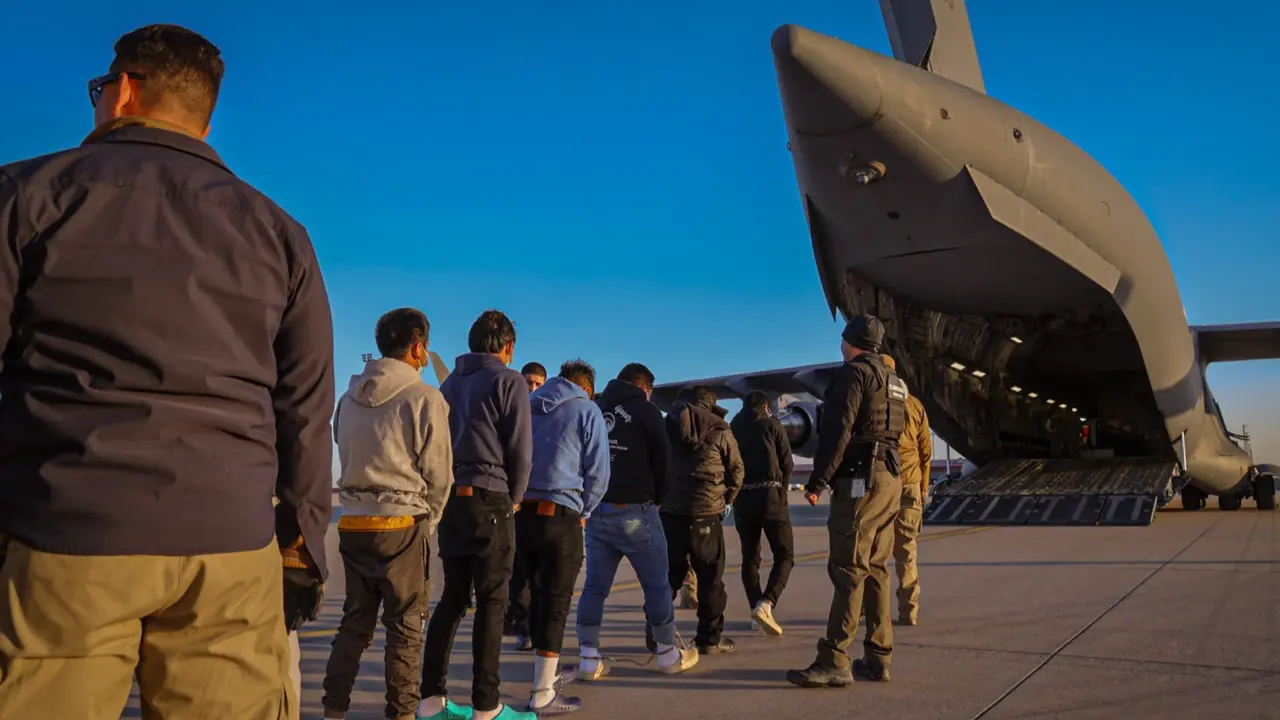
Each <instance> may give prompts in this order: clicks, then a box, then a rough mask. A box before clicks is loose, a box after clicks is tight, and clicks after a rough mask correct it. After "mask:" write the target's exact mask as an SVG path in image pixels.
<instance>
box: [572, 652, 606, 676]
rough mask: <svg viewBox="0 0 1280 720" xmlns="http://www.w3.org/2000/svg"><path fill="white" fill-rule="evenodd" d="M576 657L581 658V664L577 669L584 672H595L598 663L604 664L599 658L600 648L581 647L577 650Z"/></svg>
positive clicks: (601, 658) (602, 659)
mask: <svg viewBox="0 0 1280 720" xmlns="http://www.w3.org/2000/svg"><path fill="white" fill-rule="evenodd" d="M578 657H580V658H582V662H581V663H579V665H578V667H580V668H582V670H584V671H586V672H589V673H590V672H595V671H596V668H597V667H599V666H600V663H602V662H604V658H603V657H601V656H600V648H593V647H589V646H586V645H584V646H582V647H579V648H578Z"/></svg>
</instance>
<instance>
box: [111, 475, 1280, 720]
mask: <svg viewBox="0 0 1280 720" xmlns="http://www.w3.org/2000/svg"><path fill="white" fill-rule="evenodd" d="M792 498H793V504H792V517H793V520H794V523H795V536H796V553H797V556H798V558H797V563H796V568H795V570H794V572H793V573H792V576H791V582H790V584H789V585H788V587H787V589H786V592H785V593H784V595H783V597H782V600H781V602H780V603H779V605H778V607H777V609H776V611H775V616H776V617H777V619H778V621H779V622H780V623H781V624H782V626H783V629H784V635H783V636H782V637H780V638H771V637H767V636H764V635H761V634H757V633H753V632H751V630H750V629H749V624H750V618H749V615H748V608H747V604H746V600H745V596H744V593H743V590H742V583H741V579H740V578H741V575H740V572H739V567H738V564H739V558H740V557H741V552H740V548H739V543H738V538H737V533H736V532H735V531H734V530H733V529H732V528H731V527H727V528H726V533H725V540H726V548H727V551H728V558H729V561H728V567H729V569H728V571H727V572H726V577H725V585H726V588H727V590H728V593H729V607H728V612H727V616H726V635H727V636H728V637H732V638H734V639H735V640H737V642H738V651H737V652H736V653H734V654H731V655H717V656H712V657H704V658H703V659H702V661H701V662H700V663H699V664H698V666H697V667H695V668H694V669H693V670H691V671H689V672H688V673H685V674H682V675H677V676H663V675H659V674H658V673H656V672H655V671H654V666H653V664H648V665H645V664H644V663H645V661H646V660H648V659H649V655H648V653H646V652H645V650H644V634H643V627H644V626H643V623H644V616H643V611H642V606H641V604H642V593H641V592H640V590H639V588H638V586H637V585H636V584H635V578H634V575H633V574H632V573H631V571H630V568H629V566H628V565H627V564H626V563H624V564H623V566H622V568H621V569H620V570H619V573H618V579H617V584H616V585H615V589H614V591H613V593H612V594H611V596H610V598H609V603H608V605H607V606H606V618H605V631H604V635H603V637H602V642H603V645H604V651H605V654H607V655H611V656H614V657H616V658H618V661H617V662H616V663H615V664H614V666H613V669H612V672H611V674H610V675H609V676H608V677H607V678H605V679H604V680H602V681H600V682H596V683H589V684H588V683H574V684H571V685H568V686H566V688H565V690H566V693H567V694H571V695H579V696H581V697H582V698H583V699H584V701H585V708H584V709H583V710H582V711H580V712H578V713H574V715H575V716H576V717H581V718H584V719H585V718H608V719H610V720H640V719H642V718H643V719H648V718H664V719H665V718H672V719H674V718H764V717H768V718H773V717H779V718H806V717H813V718H852V717H892V718H902V719H913V718H920V719H924V718H930V719H932V718H948V719H951V718H956V719H958V720H977V719H978V718H986V719H989V720H997V719H999V720H1012V719H1013V718H1073V719H1074V718H1081V719H1083V718H1098V719H1099V720H1111V719H1113V718H1204V717H1215V718H1232V719H1233V720H1245V719H1248V718H1277V717H1280V513H1275V512H1259V511H1257V510H1255V509H1253V507H1252V506H1251V504H1250V505H1249V506H1247V507H1245V508H1244V509H1241V510H1239V511H1236V512H1223V511H1220V510H1218V509H1217V508H1215V507H1210V508H1208V509H1206V510H1204V511H1201V512H1195V513H1190V512H1184V511H1182V510H1181V509H1179V508H1176V507H1173V508H1167V509H1165V510H1161V511H1160V512H1159V513H1158V514H1157V516H1156V521H1155V523H1154V524H1153V525H1151V526H1149V527H1138V528H1106V527H1086V528H1035V527H1025V526H1024V527H1018V528H971V527H964V526H956V527H932V528H926V530H925V533H924V539H923V541H922V544H921V546H920V575H921V582H922V603H921V611H920V621H921V624H920V625H919V626H918V627H912V628H901V627H895V628H894V656H893V665H892V674H893V681H892V682H891V683H888V684H882V683H859V684H856V685H855V686H853V687H850V688H847V689H835V690H805V689H800V688H796V687H793V686H792V685H790V684H788V683H787V682H786V680H785V678H784V676H785V674H786V671H787V669H789V668H803V667H805V666H807V665H808V664H809V663H810V662H811V661H812V659H813V656H814V650H815V643H816V641H817V639H818V637H819V636H820V635H821V634H822V633H823V629H824V628H825V625H826V617H827V612H828V609H829V603H830V599H831V589H830V584H829V582H828V580H827V573H826V547H827V542H826V533H825V527H824V523H825V521H826V513H827V508H826V506H825V504H823V505H819V507H817V508H810V507H808V505H806V504H804V503H803V501H802V500H801V499H800V494H799V493H798V492H797V493H792ZM332 535H334V536H335V537H333V538H331V540H332V543H331V545H332V547H330V550H329V553H330V554H329V557H330V558H331V560H332V563H333V564H334V565H335V567H334V572H333V576H332V579H331V581H330V583H329V597H328V601H327V603H326V609H325V612H324V614H323V616H322V617H321V618H320V619H319V620H317V621H316V622H314V623H311V624H309V625H308V626H306V627H305V628H304V629H303V632H302V653H303V667H302V670H303V683H304V697H303V701H304V714H303V717H304V718H307V719H308V720H310V719H312V718H314V719H319V718H322V717H323V713H322V710H321V706H320V698H321V695H322V692H323V691H322V687H321V684H322V682H323V678H324V667H325V662H326V661H327V659H328V655H329V644H330V642H331V640H332V636H333V628H335V627H336V626H337V624H338V621H339V618H340V617H341V605H342V595H343V592H342V586H343V580H342V570H341V563H340V560H339V558H338V553H337V547H336V532H334V533H332ZM765 552H766V562H767V550H766V551H765ZM766 571H767V569H766ZM432 577H433V578H434V580H433V583H432V591H433V592H432V595H433V597H435V596H438V593H439V589H440V587H439V586H440V584H441V582H442V580H441V575H440V571H439V565H438V560H437V562H436V563H435V564H433V568H432ZM895 586H896V581H895ZM579 587H581V577H580V578H579ZM677 622H678V624H679V627H680V630H681V633H682V634H683V635H684V637H686V638H692V635H693V631H694V627H695V624H696V616H695V612H694V611H691V610H679V611H677ZM470 628H471V623H470V619H468V620H466V621H464V622H463V624H462V626H461V628H460V630H459V633H458V639H457V642H456V643H455V645H454V655H453V659H452V664H451V667H450V684H449V687H450V694H451V696H452V697H453V698H454V699H455V700H456V701H458V702H460V703H463V704H469V702H470V671H471V643H470ZM506 647H507V649H506V650H505V651H504V654H503V658H502V663H503V664H502V677H503V687H502V691H503V694H504V700H506V701H509V702H511V703H512V704H521V703H523V702H524V701H525V700H526V699H527V697H528V692H529V690H530V688H531V684H530V681H531V679H532V671H533V667H532V656H531V654H529V653H518V652H515V651H513V650H511V642H510V639H508V641H507V644H506ZM858 649H859V646H857V645H855V647H854V649H853V651H854V652H855V653H856V652H858ZM565 652H566V655H565V658H564V662H565V663H573V662H576V657H574V653H575V652H576V642H575V640H574V636H573V627H572V615H571V618H570V627H569V630H568V632H567V636H566V643H565ZM384 688H385V683H384V680H383V674H382V640H381V631H379V635H378V638H377V639H376V640H375V643H374V646H373V647H371V648H370V649H369V650H368V651H366V653H365V658H364V664H363V666H362V667H361V675H360V678H359V680H358V681H357V683H356V689H355V694H354V697H353V707H352V711H351V712H350V713H348V715H347V717H348V718H351V719H352V720H355V719H357V718H368V719H370V720H372V719H373V718H382V717H383V716H384V715H383V702H384V701H383V693H384ZM135 708H136V704H135V703H131V709H130V710H129V711H127V712H126V714H125V717H140V715H138V714H137V710H136V709H135ZM131 713H132V714H131Z"/></svg>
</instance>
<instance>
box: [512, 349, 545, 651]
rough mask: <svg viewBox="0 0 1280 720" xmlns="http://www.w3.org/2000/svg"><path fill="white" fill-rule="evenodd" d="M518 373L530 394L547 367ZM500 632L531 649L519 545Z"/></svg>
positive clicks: (529, 365)
mask: <svg viewBox="0 0 1280 720" xmlns="http://www.w3.org/2000/svg"><path fill="white" fill-rule="evenodd" d="M520 375H521V376H522V377H523V378H524V381H525V382H526V383H528V384H529V394H530V395H532V394H533V393H534V391H536V390H537V389H538V388H540V387H542V386H543V385H544V384H545V383H546V382H547V369H546V368H545V367H543V365H542V363H537V362H527V363H525V364H524V367H522V368H520ZM517 545H518V544H517ZM502 634H503V635H514V636H515V638H516V650H519V651H521V652H526V651H529V650H532V649H533V642H532V640H530V638H529V583H528V581H527V580H526V579H525V577H524V567H523V564H522V563H521V562H520V549H519V547H517V548H516V559H515V562H514V563H513V565H512V567H511V583H510V584H509V585H508V587H507V616H506V619H505V620H504V621H503V624H502Z"/></svg>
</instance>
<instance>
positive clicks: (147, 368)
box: [0, 125, 334, 572]
mask: <svg viewBox="0 0 1280 720" xmlns="http://www.w3.org/2000/svg"><path fill="white" fill-rule="evenodd" d="M0 348H3V356H2V361H0V477H2V478H3V482H0V531H3V532H6V533H9V534H11V535H13V536H14V537H16V538H18V539H19V540H21V541H23V542H25V543H27V544H30V545H32V546H34V547H36V548H37V549H40V550H44V551H48V552H55V553H70V554H83V555H131V554H142V555H195V554H209V553H227V552H237V551H246V550H255V549H258V548H262V547H265V546H266V545H267V544H268V543H270V542H271V538H272V535H277V536H278V537H279V540H280V542H281V544H282V545H288V544H290V543H291V542H293V541H294V540H296V539H297V537H298V535H299V533H301V535H302V536H303V537H304V538H305V541H306V545H307V548H308V549H309V550H310V552H311V555H312V556H313V557H314V559H315V560H316V562H317V564H318V565H319V568H320V570H321V571H322V572H323V571H324V569H325V568H326V567H327V565H326V563H325V558H324V547H325V546H324V536H325V531H326V529H327V528H328V526H329V521H330V515H331V510H330V505H331V502H332V500H331V498H332V495H331V493H332V486H333V469H332V462H333V457H332V448H333V445H332V440H331V436H330V426H329V417H330V415H331V414H332V413H333V401H334V384H333V323H332V320H331V318H330V315H329V300H328V297H327V296H326V294H325V287H324V279H323V278H322V277H321V275H320V268H319V266H318V264H317V262H316V256H315V252H314V250H313V249H312V247H311V240H310V239H309V238H308V237H307V233H306V231H305V230H303V228H302V226H301V225H299V224H298V223H297V222H295V221H294V220H293V219H292V218H291V217H289V215H287V214H286V213H285V212H284V211H283V210H281V209H280V208H279V207H277V206H276V205H275V204H274V203H273V202H271V200H269V199H267V197H266V196H264V195H263V194H262V193H260V192H258V191H257V190H255V189H254V188H252V187H250V186H249V184H248V183H246V182H244V181H243V180H240V179H239V178H237V177H236V176H235V175H234V174H232V172H231V171H230V170H229V169H227V167H226V165H225V164H224V163H223V162H222V160H221V159H220V158H219V157H218V154H217V153H215V152H214V151H213V148H211V147H209V145H207V144H205V143H204V142H202V141H200V140H198V139H196V138H194V137H191V136H189V135H184V134H181V133H178V132H172V131H169V130H164V129H160V128H156V127H145V126H140V125H135V126H127V127H122V128H119V129H115V130H113V131H111V132H109V133H107V134H106V135H105V137H103V138H101V139H100V140H98V141H96V142H88V143H87V144H85V145H83V146H81V147H77V148H73V149H71V150H66V151H63V152H59V153H55V154H53V155H46V156H44V157H39V158H35V159H33V160H27V161H24V162H19V163H15V164H13V165H7V166H5V167H2V168H0ZM273 494H274V495H277V496H278V497H279V499H280V504H279V506H278V507H276V508H275V509H274V510H273V509H272V495H273Z"/></svg>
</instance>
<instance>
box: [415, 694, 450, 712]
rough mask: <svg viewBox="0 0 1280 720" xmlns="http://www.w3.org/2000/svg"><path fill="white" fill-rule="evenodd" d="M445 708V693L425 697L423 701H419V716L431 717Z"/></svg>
mask: <svg viewBox="0 0 1280 720" xmlns="http://www.w3.org/2000/svg"><path fill="white" fill-rule="evenodd" d="M443 710H444V696H443V695H432V696H431V697H429V698H423V699H422V702H420V703H418V717H431V716H432V715H438V714H439V713H440V712H441V711H443Z"/></svg>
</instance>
